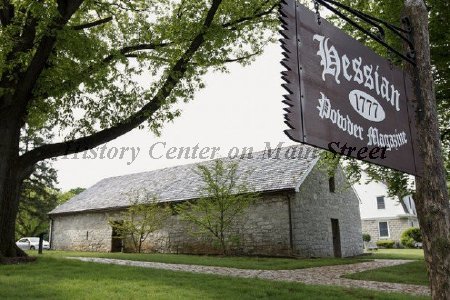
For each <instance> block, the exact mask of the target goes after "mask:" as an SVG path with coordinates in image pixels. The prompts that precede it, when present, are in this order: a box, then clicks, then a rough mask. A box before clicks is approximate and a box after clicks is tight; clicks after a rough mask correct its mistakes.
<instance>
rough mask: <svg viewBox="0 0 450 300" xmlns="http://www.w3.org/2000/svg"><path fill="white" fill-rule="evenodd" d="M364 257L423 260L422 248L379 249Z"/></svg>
mask: <svg viewBox="0 0 450 300" xmlns="http://www.w3.org/2000/svg"><path fill="white" fill-rule="evenodd" d="M369 253H370V254H371V255H368V256H364V258H379V259H414V260H423V250H422V249H379V250H376V251H370V252H369Z"/></svg>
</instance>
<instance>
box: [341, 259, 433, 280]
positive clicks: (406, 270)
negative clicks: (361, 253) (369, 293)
mask: <svg viewBox="0 0 450 300" xmlns="http://www.w3.org/2000/svg"><path fill="white" fill-rule="evenodd" d="M344 277H345V278H350V279H358V280H372V281H381V282H396V283H409V284H419V285H429V281H428V275H427V269H426V266H425V262H424V261H420V260H418V261H414V262H411V263H407V264H404V265H399V266H393V267H385V268H380V269H375V270H370V271H364V272H359V273H355V274H350V275H345V276H344Z"/></svg>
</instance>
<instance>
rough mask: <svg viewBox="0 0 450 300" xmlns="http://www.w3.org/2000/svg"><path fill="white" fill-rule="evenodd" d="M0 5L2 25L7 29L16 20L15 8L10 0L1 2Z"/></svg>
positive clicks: (0, 21)
mask: <svg viewBox="0 0 450 300" xmlns="http://www.w3.org/2000/svg"><path fill="white" fill-rule="evenodd" d="M0 5H1V8H0V23H1V25H2V26H3V27H5V26H7V25H9V24H11V20H12V19H13V18H14V6H13V5H12V4H11V2H10V1H9V0H1V1H0Z"/></svg>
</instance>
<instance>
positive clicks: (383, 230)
mask: <svg viewBox="0 0 450 300" xmlns="http://www.w3.org/2000/svg"><path fill="white" fill-rule="evenodd" d="M378 226H379V228H380V237H389V226H388V222H380V223H378Z"/></svg>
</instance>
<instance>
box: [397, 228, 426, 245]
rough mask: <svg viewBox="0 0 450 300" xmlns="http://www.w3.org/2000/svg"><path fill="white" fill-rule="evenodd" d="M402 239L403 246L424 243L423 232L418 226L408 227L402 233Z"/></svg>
mask: <svg viewBox="0 0 450 300" xmlns="http://www.w3.org/2000/svg"><path fill="white" fill-rule="evenodd" d="M400 241H401V243H402V245H403V246H405V247H408V248H414V245H415V243H422V233H421V232H420V229H419V228H417V227H411V228H408V229H406V230H405V231H404V232H403V233H402V237H401V238H400Z"/></svg>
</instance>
